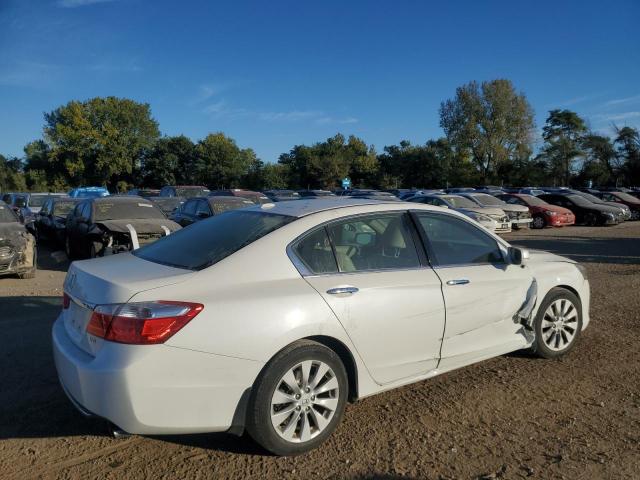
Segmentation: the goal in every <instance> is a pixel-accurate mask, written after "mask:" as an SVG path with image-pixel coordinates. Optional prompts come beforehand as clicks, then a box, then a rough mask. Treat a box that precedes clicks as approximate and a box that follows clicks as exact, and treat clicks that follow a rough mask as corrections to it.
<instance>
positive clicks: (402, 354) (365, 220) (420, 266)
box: [295, 212, 444, 384]
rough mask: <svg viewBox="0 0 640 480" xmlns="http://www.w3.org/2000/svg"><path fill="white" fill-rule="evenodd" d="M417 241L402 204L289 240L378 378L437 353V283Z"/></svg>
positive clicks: (414, 371) (385, 379) (403, 372)
mask: <svg viewBox="0 0 640 480" xmlns="http://www.w3.org/2000/svg"><path fill="white" fill-rule="evenodd" d="M417 243H419V240H417V238H416V235H415V230H413V226H412V224H411V220H410V218H409V217H408V215H407V214H406V213H405V212H385V213H379V214H375V215H365V216H357V217H351V218H348V219H342V220H339V221H335V222H332V223H330V224H328V225H327V226H326V227H321V228H319V229H317V230H315V231H314V232H312V233H310V234H309V235H307V236H306V237H304V238H303V239H302V240H301V241H300V242H299V243H298V244H297V245H296V246H295V252H296V255H297V256H299V257H300V258H301V259H303V262H304V264H305V265H306V268H307V269H308V272H307V274H306V275H305V279H306V280H307V282H309V283H310V284H311V285H312V286H313V287H314V288H315V289H316V290H317V291H318V293H319V294H320V295H322V297H323V298H324V299H325V301H326V302H327V304H328V305H329V306H330V307H331V309H332V310H333V312H334V313H335V315H336V316H337V317H338V319H339V320H340V322H341V323H342V325H343V326H344V328H345V330H346V332H347V334H348V335H349V337H350V338H351V340H352V341H353V343H354V345H355V347H356V349H357V350H358V353H359V354H360V356H361V357H362V359H363V360H364V362H365V364H366V365H367V368H368V369H369V371H370V373H371V375H372V376H373V378H374V379H375V381H376V382H378V383H380V384H386V383H390V382H393V381H396V380H400V379H403V378H410V377H414V376H417V375H420V374H424V373H427V372H429V371H430V370H433V369H435V368H436V367H437V364H438V361H439V357H440V347H441V343H442V334H443V330H444V304H443V299H442V291H441V284H440V280H439V278H438V277H437V275H436V274H435V273H434V271H433V270H432V269H431V268H430V267H429V266H427V265H426V259H425V258H424V254H423V255H422V257H423V259H421V254H420V250H419V249H418V248H417V247H418V245H417Z"/></svg>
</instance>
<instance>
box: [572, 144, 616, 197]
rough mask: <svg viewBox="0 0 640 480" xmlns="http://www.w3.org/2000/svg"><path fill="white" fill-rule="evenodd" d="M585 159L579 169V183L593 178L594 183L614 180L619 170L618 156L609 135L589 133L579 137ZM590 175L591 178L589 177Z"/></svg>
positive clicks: (605, 182) (601, 183)
mask: <svg viewBox="0 0 640 480" xmlns="http://www.w3.org/2000/svg"><path fill="white" fill-rule="evenodd" d="M581 146H582V148H583V150H584V153H585V161H584V163H583V166H582V170H581V175H580V176H581V183H584V182H585V181H589V180H593V181H594V182H595V183H596V185H604V184H607V183H608V182H610V181H613V182H615V180H616V177H617V175H618V172H619V165H618V162H617V160H618V157H617V154H616V150H615V147H614V145H613V143H612V142H611V139H610V138H609V137H605V136H603V135H597V134H595V133H589V134H588V135H585V136H584V137H582V139H581ZM589 175H592V176H593V178H591V177H589Z"/></svg>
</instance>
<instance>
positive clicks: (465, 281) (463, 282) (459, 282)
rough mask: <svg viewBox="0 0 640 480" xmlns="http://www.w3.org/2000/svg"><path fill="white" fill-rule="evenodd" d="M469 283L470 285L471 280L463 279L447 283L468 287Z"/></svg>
mask: <svg viewBox="0 0 640 480" xmlns="http://www.w3.org/2000/svg"><path fill="white" fill-rule="evenodd" d="M467 283H469V280H467V279H466V278H461V279H459V280H449V281H448V282H447V285H466V284H467Z"/></svg>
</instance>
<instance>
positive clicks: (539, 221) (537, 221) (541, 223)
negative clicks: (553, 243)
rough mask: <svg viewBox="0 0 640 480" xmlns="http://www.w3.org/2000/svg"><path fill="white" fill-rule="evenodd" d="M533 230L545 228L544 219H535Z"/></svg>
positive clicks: (537, 217)
mask: <svg viewBox="0 0 640 480" xmlns="http://www.w3.org/2000/svg"><path fill="white" fill-rule="evenodd" d="M533 228H544V218H542V217H539V216H536V217H533Z"/></svg>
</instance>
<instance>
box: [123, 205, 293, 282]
mask: <svg viewBox="0 0 640 480" xmlns="http://www.w3.org/2000/svg"><path fill="white" fill-rule="evenodd" d="M293 220H295V217H290V216H287V215H276V214H272V213H264V212H253V211H252V212H248V211H244V210H234V211H231V212H225V213H223V214H222V215H216V216H214V217H211V218H209V219H207V220H203V221H201V222H196V223H194V224H192V225H190V226H189V228H184V229H182V230H179V231H177V232H175V233H173V234H171V235H169V236H168V237H163V238H161V239H160V240H158V241H156V242H154V243H151V244H149V245H146V246H144V247H142V248H140V249H138V250H136V251H135V252H133V254H134V255H135V256H137V257H140V258H143V259H145V260H148V261H150V262H155V263H160V264H163V265H169V266H172V267H178V268H186V269H189V270H202V269H203V268H206V267H208V266H210V265H213V264H215V263H218V262H219V261H220V260H223V259H224V258H226V257H228V256H229V255H231V254H232V253H234V252H237V251H238V250H240V249H241V248H243V247H245V246H247V245H249V244H251V243H253V242H255V241H256V240H258V239H259V238H261V237H264V236H265V235H267V234H268V233H271V232H273V231H274V230H277V229H278V228H280V227H282V226H283V225H286V224H287V223H289V222H292V221H293Z"/></svg>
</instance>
